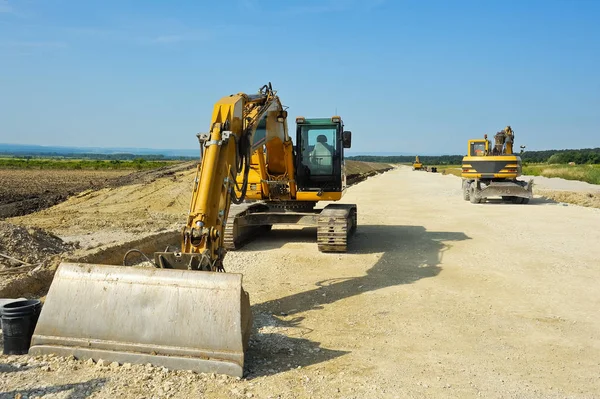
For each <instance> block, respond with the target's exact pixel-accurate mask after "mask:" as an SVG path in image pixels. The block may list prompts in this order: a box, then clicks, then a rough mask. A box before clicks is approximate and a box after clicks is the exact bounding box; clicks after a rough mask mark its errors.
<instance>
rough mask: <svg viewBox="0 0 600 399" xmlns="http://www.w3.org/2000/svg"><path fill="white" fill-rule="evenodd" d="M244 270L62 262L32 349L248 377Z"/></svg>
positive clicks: (249, 322)
mask: <svg viewBox="0 0 600 399" xmlns="http://www.w3.org/2000/svg"><path fill="white" fill-rule="evenodd" d="M251 327H252V314H251V311H250V302H249V298H248V294H247V293H246V292H245V291H244V290H243V288H242V275H241V274H231V273H214V272H203V271H190V270H173V269H155V268H139V267H123V266H106V265H92V264H77V263H62V264H61V265H60V266H59V268H58V270H57V271H56V275H55V277H54V280H53V282H52V285H51V286H50V291H49V292H48V295H47V297H46V301H45V304H44V306H43V308H42V312H41V314H40V318H39V321H38V323H37V326H36V328H35V332H34V334H33V338H32V341H31V348H30V351H29V353H30V354H32V355H43V354H50V353H53V354H56V355H59V356H69V355H73V356H75V357H76V358H79V359H89V358H91V359H94V360H96V361H97V360H99V359H103V360H104V361H108V362H118V363H138V364H146V363H151V364H153V365H155V366H162V367H167V368H169V369H175V370H177V369H179V370H182V369H185V370H193V371H196V372H208V373H218V374H229V375H232V376H238V377H241V376H242V375H243V366H244V353H245V349H246V347H247V344H248V339H249V337H250V330H251Z"/></svg>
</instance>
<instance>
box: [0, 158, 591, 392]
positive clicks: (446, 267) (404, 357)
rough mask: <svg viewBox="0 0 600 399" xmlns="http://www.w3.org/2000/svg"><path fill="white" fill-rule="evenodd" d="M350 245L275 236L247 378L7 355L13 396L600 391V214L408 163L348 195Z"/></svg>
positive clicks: (253, 276) (247, 258)
mask: <svg viewBox="0 0 600 399" xmlns="http://www.w3.org/2000/svg"><path fill="white" fill-rule="evenodd" d="M344 202H349V203H356V204H357V205H358V213H359V217H358V220H359V228H358V231H357V234H356V236H355V237H354V239H353V241H351V244H350V252H349V253H347V254H322V253H319V252H318V251H317V248H316V243H315V235H316V232H315V230H314V229H308V228H307V229H292V230H282V229H273V230H272V231H271V233H270V234H269V235H268V236H266V237H263V238H260V239H258V240H256V241H254V242H252V243H250V244H249V245H248V246H247V247H245V249H244V250H242V251H238V252H233V253H229V254H228V255H227V259H226V264H225V267H226V269H227V270H228V271H230V272H242V273H244V287H245V289H246V290H247V291H249V292H250V298H251V301H252V303H253V313H254V317H255V332H254V334H253V337H252V339H251V345H250V350H249V352H248V360H247V376H246V377H245V378H244V379H241V380H237V379H234V378H229V377H221V376H214V375H197V374H190V373H188V372H174V371H169V370H163V369H157V368H152V367H147V366H131V365H116V364H112V365H111V364H100V365H98V364H90V363H88V362H81V361H77V360H74V359H57V358H49V357H46V358H31V357H27V356H21V357H7V356H0V398H15V397H18V398H21V399H23V398H27V397H43V398H83V397H90V398H113V397H128V398H152V397H156V398H158V397H177V398H179V397H181V398H184V397H205V398H224V397H231V398H244V397H248V398H251V397H255V398H456V397H460V398H476V397H484V398H565V397H567V398H598V397H600V317H599V316H600V314H599V309H600V290H599V289H598V282H599V281H600V246H599V245H598V243H599V242H600V229H599V228H598V226H600V210H599V209H593V208H584V207H579V206H572V205H569V206H562V205H559V204H556V203H553V202H551V201H548V200H543V199H539V198H536V199H534V200H532V202H531V203H530V204H529V205H512V204H511V205H509V204H501V203H487V204H478V205H474V204H471V203H469V202H467V201H463V199H462V195H461V189H460V179H459V178H457V177H455V176H451V175H441V174H433V173H424V172H412V171H411V170H410V168H408V167H400V168H398V169H395V170H393V171H390V172H387V173H385V174H383V175H379V176H375V177H372V178H369V179H368V180H367V181H365V182H363V183H361V184H359V185H357V186H354V187H352V188H350V189H349V191H348V194H347V195H346V197H344Z"/></svg>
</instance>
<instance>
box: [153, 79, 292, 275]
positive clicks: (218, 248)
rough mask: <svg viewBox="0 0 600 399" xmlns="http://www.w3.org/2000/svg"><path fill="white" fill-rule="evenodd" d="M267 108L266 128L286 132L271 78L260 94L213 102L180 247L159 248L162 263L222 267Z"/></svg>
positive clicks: (262, 140)
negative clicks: (228, 228)
mask: <svg viewBox="0 0 600 399" xmlns="http://www.w3.org/2000/svg"><path fill="white" fill-rule="evenodd" d="M267 114H269V115H274V117H272V118H270V119H269V120H268V121H267V129H268V128H269V127H271V129H270V130H274V131H278V130H280V131H284V132H287V126H285V124H286V117H287V112H286V111H284V110H283V106H282V105H281V102H280V100H279V97H277V93H276V92H275V91H274V90H273V89H272V87H271V84H270V83H269V84H268V85H265V86H263V87H262V88H261V89H260V91H259V93H258V94H257V95H247V94H243V93H239V94H235V95H231V96H228V97H224V98H222V99H221V100H220V101H219V102H217V103H216V104H215V107H214V110H213V114H212V120H211V125H210V132H209V133H204V134H198V139H199V141H200V148H201V151H202V160H201V163H200V164H199V165H198V169H197V172H196V178H195V180H194V190H193V193H192V200H191V204H190V211H189V215H188V219H187V224H186V226H185V228H184V229H183V232H182V246H181V252H180V253H168V252H167V253H164V252H163V253H156V254H155V262H156V264H157V265H158V266H159V267H161V268H174V269H189V270H205V271H224V268H223V258H224V256H225V248H224V244H223V239H224V228H225V224H226V222H227V216H228V215H229V208H230V205H231V203H235V204H239V203H241V202H242V201H243V200H244V198H245V196H246V190H247V186H248V175H249V170H250V164H251V156H252V154H253V153H254V152H255V151H256V150H261V149H262V146H263V145H264V143H265V138H266V137H257V140H255V133H256V129H257V127H258V124H259V122H260V121H261V119H263V118H264V117H266V116H267ZM273 123H277V124H282V125H284V126H285V127H283V128H280V127H277V126H272V124H273ZM238 174H240V175H241V176H242V179H241V184H240V183H239V182H238V181H236V177H237V176H238Z"/></svg>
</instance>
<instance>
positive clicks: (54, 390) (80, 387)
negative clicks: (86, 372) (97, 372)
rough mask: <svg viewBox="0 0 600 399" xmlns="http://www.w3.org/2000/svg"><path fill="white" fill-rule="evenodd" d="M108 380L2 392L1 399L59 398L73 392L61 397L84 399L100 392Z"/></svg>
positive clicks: (100, 379) (99, 379) (0, 393)
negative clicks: (64, 393) (48, 396)
mask: <svg viewBox="0 0 600 399" xmlns="http://www.w3.org/2000/svg"><path fill="white" fill-rule="evenodd" d="M107 381H108V380H107V379H106V378H96V379H94V380H89V381H86V382H79V383H75V384H65V385H52V386H49V387H39V388H29V389H17V390H14V391H10V392H0V399H3V398H7V399H8V398H10V399H12V398H21V397H22V398H29V397H36V398H37V397H45V396H46V395H52V397H55V395H56V397H58V395H59V394H60V393H61V392H66V391H71V392H70V393H69V394H68V395H66V396H64V395H60V397H61V398H65V399H83V398H87V397H89V396H90V395H92V394H93V393H94V392H96V391H98V390H100V389H101V388H102V387H103V386H104V384H106V382H107Z"/></svg>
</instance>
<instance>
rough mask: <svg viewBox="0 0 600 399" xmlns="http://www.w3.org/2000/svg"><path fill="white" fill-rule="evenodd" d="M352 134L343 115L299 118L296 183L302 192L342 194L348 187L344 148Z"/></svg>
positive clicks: (347, 146) (297, 122) (348, 145)
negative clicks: (346, 186)
mask: <svg viewBox="0 0 600 399" xmlns="http://www.w3.org/2000/svg"><path fill="white" fill-rule="evenodd" d="M351 140H352V135H351V132H345V131H344V124H343V122H342V119H341V118H340V117H339V116H334V117H332V118H315V119H307V118H304V117H298V118H296V145H297V146H296V170H297V176H296V184H297V187H298V191H299V192H302V191H304V192H323V191H326V192H341V191H343V190H344V188H345V183H346V181H345V180H346V179H345V173H344V149H345V148H350V146H351Z"/></svg>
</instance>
